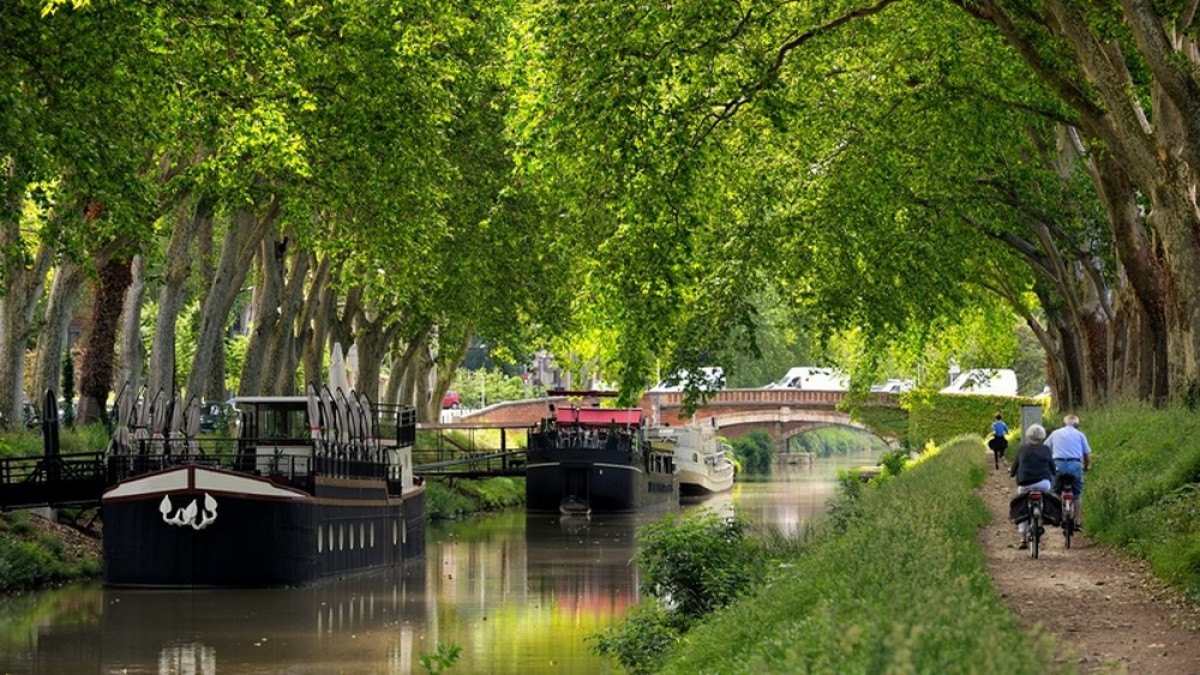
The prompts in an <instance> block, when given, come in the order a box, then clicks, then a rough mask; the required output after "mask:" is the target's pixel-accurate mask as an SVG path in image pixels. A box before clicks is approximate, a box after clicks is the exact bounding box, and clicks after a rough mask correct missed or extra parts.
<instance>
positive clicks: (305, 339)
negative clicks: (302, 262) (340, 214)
mask: <svg viewBox="0 0 1200 675" xmlns="http://www.w3.org/2000/svg"><path fill="white" fill-rule="evenodd" d="M332 267H333V265H332V263H331V262H330V256H328V255H326V256H324V257H322V258H321V261H320V262H319V263H318V264H317V270H316V273H315V274H314V275H313V280H312V285H311V286H310V287H309V290H308V296H307V302H305V303H303V305H302V313H301V315H300V317H299V318H298V319H297V324H298V325H297V329H296V342H297V345H299V346H300V347H302V348H303V353H302V354H301V356H300V359H301V361H302V363H303V366H304V382H305V383H308V384H314V385H320V384H321V383H322V382H323V379H322V377H323V376H322V373H321V365H322V360H323V357H324V355H325V338H326V336H327V335H328V334H329V323H330V321H332V320H333V312H334V310H333V293H334V291H333V287H332V284H330V283H329V278H330V273H331V271H332Z"/></svg>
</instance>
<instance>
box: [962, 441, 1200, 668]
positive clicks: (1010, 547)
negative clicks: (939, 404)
mask: <svg viewBox="0 0 1200 675" xmlns="http://www.w3.org/2000/svg"><path fill="white" fill-rule="evenodd" d="M991 466H992V462H991V453H990V452H988V467H989V471H990V472H991V475H990V476H989V477H988V480H987V482H986V483H985V484H984V486H983V487H982V488H981V496H982V497H983V498H984V500H985V501H986V502H987V505H988V508H989V509H990V510H991V512H992V521H991V522H990V523H989V524H988V525H987V526H985V527H983V528H982V529H980V531H979V540H980V542H981V543H982V545H983V550H984V553H985V554H986V555H987V559H988V569H989V570H990V571H991V574H992V577H993V578H994V579H995V584H996V588H997V590H998V591H999V593H1000V595H1001V596H1002V597H1003V598H1004V599H1005V600H1007V601H1008V603H1009V604H1010V605H1011V606H1012V608H1013V610H1014V611H1015V612H1016V614H1017V616H1018V617H1020V621H1021V623H1022V625H1023V626H1025V627H1027V628H1029V627H1034V626H1038V625H1039V624H1040V628H1039V630H1046V631H1049V632H1050V633H1052V634H1053V635H1054V636H1055V637H1056V638H1057V640H1058V643H1059V645H1060V650H1059V652H1060V653H1059V656H1058V659H1059V661H1060V662H1061V663H1062V665H1066V666H1067V667H1068V668H1071V667H1072V666H1075V667H1077V668H1078V670H1079V672H1082V673H1133V674H1141V673H1152V674H1157V673H1164V674H1166V673H1170V674H1171V675H1177V674H1179V675H1182V674H1184V673H1186V674H1189V675H1200V608H1198V607H1195V606H1188V605H1187V604H1186V603H1185V602H1184V601H1183V600H1182V598H1181V597H1180V595H1179V593H1177V592H1175V591H1174V590H1172V589H1171V588H1169V587H1167V586H1166V585H1165V584H1163V583H1161V582H1159V581H1157V580H1155V579H1154V577H1152V576H1151V575H1150V573H1149V572H1148V570H1147V567H1146V565H1145V563H1143V562H1141V561H1139V560H1137V559H1134V558H1131V557H1129V556H1127V555H1124V554H1122V553H1120V552H1117V551H1115V550H1113V549H1110V548H1108V547H1105V546H1102V545H1100V544H1098V543H1096V542H1095V541H1093V540H1092V539H1091V538H1089V537H1087V536H1085V535H1077V536H1076V537H1074V538H1073V539H1072V541H1071V548H1070V549H1067V548H1066V547H1065V546H1064V544H1063V537H1062V531H1061V530H1060V529H1054V528H1049V529H1048V532H1047V536H1046V537H1045V538H1044V539H1043V542H1044V545H1043V547H1042V549H1041V551H1040V555H1039V557H1038V559H1037V560H1033V559H1032V558H1030V556H1029V551H1023V550H1019V549H1018V548H1017V545H1018V543H1019V542H1020V535H1018V534H1017V531H1016V527H1015V526H1013V525H1012V524H1011V523H1009V521H1008V504H1009V500H1010V499H1011V498H1012V497H1013V496H1014V495H1015V493H1016V489H1015V487H1014V486H1013V483H1012V479H1011V478H1009V476H1008V470H1007V467H1001V469H999V470H993V469H991ZM1083 516H1084V522H1085V524H1086V522H1087V501H1086V495H1085V499H1084V501H1083Z"/></svg>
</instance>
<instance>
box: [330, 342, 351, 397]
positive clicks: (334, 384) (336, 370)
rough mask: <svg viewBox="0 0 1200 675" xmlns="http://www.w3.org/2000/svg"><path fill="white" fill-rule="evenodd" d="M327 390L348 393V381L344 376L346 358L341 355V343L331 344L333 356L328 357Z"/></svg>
mask: <svg viewBox="0 0 1200 675" xmlns="http://www.w3.org/2000/svg"><path fill="white" fill-rule="evenodd" d="M329 388H330V389H332V390H333V391H335V392H336V391H337V390H339V389H341V390H342V391H343V392H347V391H350V380H349V378H348V377H347V376H346V358H345V356H343V355H342V343H340V342H335V343H333V354H332V355H330V357H329Z"/></svg>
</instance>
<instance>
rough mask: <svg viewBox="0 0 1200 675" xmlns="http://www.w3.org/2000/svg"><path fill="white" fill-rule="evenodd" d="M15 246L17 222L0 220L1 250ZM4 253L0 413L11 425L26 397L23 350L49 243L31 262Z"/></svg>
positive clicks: (30, 331) (40, 289)
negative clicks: (1, 221)
mask: <svg viewBox="0 0 1200 675" xmlns="http://www.w3.org/2000/svg"><path fill="white" fill-rule="evenodd" d="M19 246H20V231H19V229H18V228H17V224H16V223H15V222H13V223H11V225H10V224H9V223H0V247H2V250H3V251H5V252H8V251H13V250H16V248H17V247H19ZM4 257H5V263H6V269H5V270H4V281H5V288H4V294H3V295H0V414H2V415H3V417H4V418H5V419H7V420H9V422H10V423H11V424H12V425H13V426H19V425H20V424H21V420H22V419H23V405H24V403H25V400H26V397H27V392H26V391H25V360H26V353H25V351H26V349H27V347H28V344H29V339H30V338H31V337H32V336H33V311H34V308H35V307H36V306H37V301H38V298H39V297H41V294H42V292H43V280H44V279H45V276H46V272H47V270H48V269H49V267H50V259H51V255H50V249H49V247H47V246H45V245H42V246H40V247H39V248H38V250H37V253H36V254H35V255H34V257H33V260H32V262H31V263H30V262H26V261H24V260H21V259H19V258H18V259H16V260H14V259H12V258H11V257H10V256H9V255H8V254H7V253H6V254H4ZM33 398H37V395H36V394H34V395H33Z"/></svg>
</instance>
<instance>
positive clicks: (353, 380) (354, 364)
mask: <svg viewBox="0 0 1200 675" xmlns="http://www.w3.org/2000/svg"><path fill="white" fill-rule="evenodd" d="M357 388H358V343H357V342H356V343H354V344H352V345H350V348H349V349H347V350H346V391H347V392H350V391H354V390H355V389H357Z"/></svg>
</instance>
